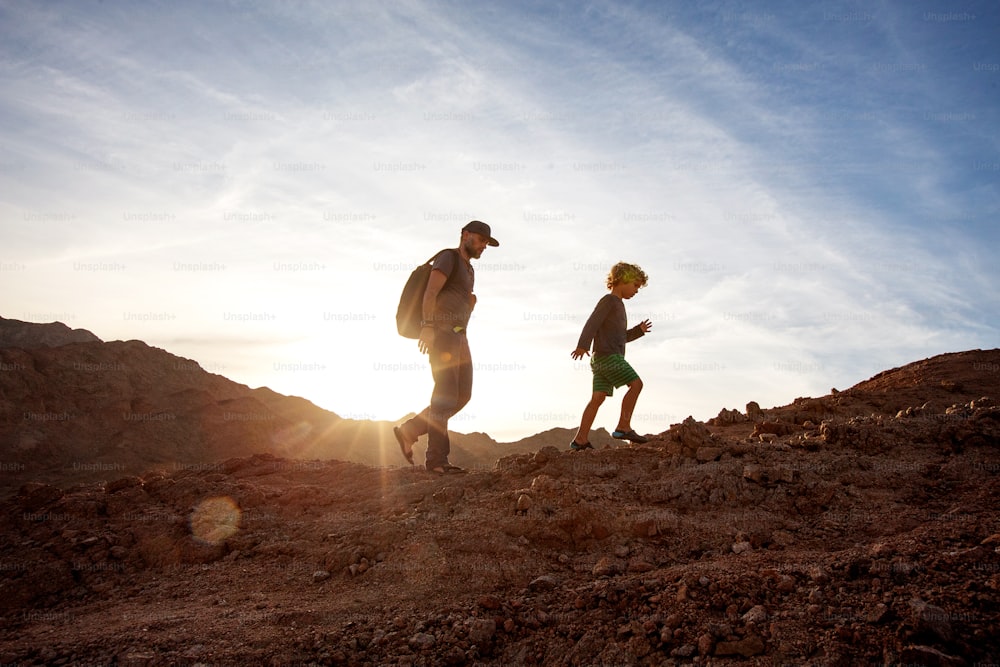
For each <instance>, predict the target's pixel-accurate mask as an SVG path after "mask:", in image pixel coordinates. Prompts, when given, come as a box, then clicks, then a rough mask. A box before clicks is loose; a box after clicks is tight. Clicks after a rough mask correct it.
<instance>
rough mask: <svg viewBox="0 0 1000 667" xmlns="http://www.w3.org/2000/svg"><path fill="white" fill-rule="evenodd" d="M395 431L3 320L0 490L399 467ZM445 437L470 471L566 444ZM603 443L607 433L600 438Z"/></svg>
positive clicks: (59, 328) (133, 352)
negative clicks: (173, 476)
mask: <svg viewBox="0 0 1000 667" xmlns="http://www.w3.org/2000/svg"><path fill="white" fill-rule="evenodd" d="M394 425H395V424H394V423H393V422H387V421H383V422H375V421H359V420H352V419H341V418H340V417H339V416H337V415H336V414H334V413H332V412H328V411H326V410H323V409H321V408H319V407H317V406H316V405H314V404H312V403H310V402H309V401H307V400H305V399H303V398H298V397H291V396H284V395H282V394H278V393H276V392H273V391H271V390H270V389H268V388H266V387H263V388H259V389H250V388H249V387H247V386H245V385H242V384H239V383H236V382H232V381H231V380H228V379H227V378H224V377H222V376H220V375H215V374H213V373H209V372H207V371H205V370H204V369H203V368H202V367H201V366H200V365H199V364H198V363H197V362H195V361H193V360H191V359H185V358H182V357H178V356H175V355H173V354H170V353H169V352H167V351H165V350H161V349H158V348H154V347H150V346H149V345H146V344H145V343H143V342H141V341H135V340H133V341H127V342H123V341H114V342H107V343H105V342H101V341H100V339H98V338H97V336H94V335H93V334H92V333H90V332H88V331H85V330H82V329H77V330H70V329H69V328H68V327H66V326H65V325H63V324H60V323H58V322H57V323H52V324H32V323H25V322H18V321H17V320H0V462H2V463H3V469H2V470H0V490H2V489H13V488H17V487H18V486H20V485H21V484H23V483H24V482H25V481H26V480H39V481H46V482H50V483H57V484H66V483H83V482H95V481H104V480H107V479H114V478H117V477H120V476H122V475H124V474H141V473H143V472H145V471H147V470H150V469H152V468H160V469H166V470H181V469H186V468H191V467H196V468H197V467H205V466H210V465H213V464H216V463H219V462H220V461H224V460H226V459H228V458H231V457H235V456H252V455H254V454H264V453H266V454H273V455H275V456H280V457H288V458H323V459H331V458H332V459H338V460H342V461H353V462H356V463H363V464H366V465H371V466H385V465H392V466H395V465H398V464H400V463H403V460H402V458H401V457H400V455H399V449H398V445H397V444H396V441H395V439H394V437H393V435H392V427H393V426H394ZM453 436H454V437H453V455H452V462H454V463H455V464H457V465H460V466H463V467H467V468H478V469H490V468H492V466H493V463H494V462H495V461H496V459H497V458H498V457H499V456H502V455H504V454H508V453H521V452H526V451H536V450H537V449H539V448H541V447H543V446H545V445H549V444H555V443H556V442H558V443H560V444H562V443H564V442H568V441H569V440H570V439H571V437H572V435H571V434H569V432H568V431H556V432H549V433H544V434H539V435H538V436H533V437H532V438H529V439H525V440H523V441H520V442H517V443H509V444H500V443H497V442H496V441H495V440H493V439H492V438H490V437H489V436H487V435H485V434H453ZM610 441H611V438H610V436H609V435H607V433H606V432H604V433H601V434H599V435H598V438H597V440H596V442H599V443H607V442H610ZM422 447H423V445H422V444H421V445H420V448H422Z"/></svg>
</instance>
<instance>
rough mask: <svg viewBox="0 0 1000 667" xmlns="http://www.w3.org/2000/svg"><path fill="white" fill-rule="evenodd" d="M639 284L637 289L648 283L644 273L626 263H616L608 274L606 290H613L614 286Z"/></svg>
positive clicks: (633, 265)
mask: <svg viewBox="0 0 1000 667" xmlns="http://www.w3.org/2000/svg"><path fill="white" fill-rule="evenodd" d="M635 282H637V283H639V287H645V286H646V283H647V282H649V278H648V277H647V276H646V272H645V271H643V270H642V269H640V268H639V267H638V266H636V265H635V264H628V263H626V262H618V263H617V264H615V265H614V266H612V267H611V271H609V272H608V279H607V286H608V289H614V286H615V285H619V284H621V283H635Z"/></svg>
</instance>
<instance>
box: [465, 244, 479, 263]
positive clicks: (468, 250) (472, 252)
mask: <svg viewBox="0 0 1000 667" xmlns="http://www.w3.org/2000/svg"><path fill="white" fill-rule="evenodd" d="M465 254H467V255H468V256H469V257H471V258H472V259H479V258H480V257H481V256H482V254H483V251H482V250H478V249H476V248H475V247H473V245H472V244H471V243H466V244H465Z"/></svg>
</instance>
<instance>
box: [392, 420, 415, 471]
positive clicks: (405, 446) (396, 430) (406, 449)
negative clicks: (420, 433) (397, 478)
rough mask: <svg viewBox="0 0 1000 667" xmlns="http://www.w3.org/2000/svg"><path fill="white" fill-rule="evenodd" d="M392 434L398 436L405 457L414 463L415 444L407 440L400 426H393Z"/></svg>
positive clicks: (400, 448)
mask: <svg viewBox="0 0 1000 667" xmlns="http://www.w3.org/2000/svg"><path fill="white" fill-rule="evenodd" d="M392 434H393V435H394V436H396V442H398V443H399V451H400V452H402V453H403V458H405V459H406V461H407V462H408V463H409V464H410V465H413V445H412V444H410V443H408V442H407V441H406V436H405V435H404V434H403V429H402V428H400V427H399V426H393V427H392Z"/></svg>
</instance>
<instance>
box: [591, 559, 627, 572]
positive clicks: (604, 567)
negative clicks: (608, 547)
mask: <svg viewBox="0 0 1000 667" xmlns="http://www.w3.org/2000/svg"><path fill="white" fill-rule="evenodd" d="M620 571H621V567H620V566H619V565H618V563H617V562H615V560H614V559H613V558H609V557H608V556H604V557H602V558H601V559H600V560H599V561H597V564H596V565H594V569H593V574H594V576H596V577H610V576H613V575H615V574H618V573H619V572H620Z"/></svg>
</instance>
